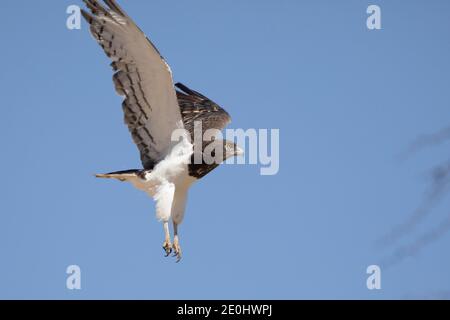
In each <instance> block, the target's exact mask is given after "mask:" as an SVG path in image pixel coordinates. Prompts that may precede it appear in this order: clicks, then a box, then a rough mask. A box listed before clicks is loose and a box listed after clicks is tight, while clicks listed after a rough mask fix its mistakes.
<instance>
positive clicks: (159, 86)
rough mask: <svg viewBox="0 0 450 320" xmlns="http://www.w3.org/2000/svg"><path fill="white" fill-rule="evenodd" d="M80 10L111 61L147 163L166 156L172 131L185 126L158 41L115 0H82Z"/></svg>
mask: <svg viewBox="0 0 450 320" xmlns="http://www.w3.org/2000/svg"><path fill="white" fill-rule="evenodd" d="M83 1H84V3H85V4H86V5H87V7H88V8H89V10H90V13H88V12H86V11H84V10H82V15H83V17H84V18H85V19H86V20H87V21H88V23H89V24H90V30H91V33H92V35H93V36H94V38H95V39H96V40H97V42H98V43H99V44H100V46H101V47H102V48H103V50H104V51H105V53H106V55H107V56H108V57H109V58H110V59H111V60H112V61H113V62H112V64H111V66H112V67H113V69H114V71H116V73H115V74H114V77H113V80H114V84H115V87H116V91H117V93H119V94H120V95H122V96H125V100H124V102H123V104H122V107H123V111H124V114H125V123H126V124H127V126H128V129H129V131H130V133H131V135H132V137H133V140H134V142H135V143H136V145H137V147H138V149H139V151H140V155H141V161H142V164H143V166H144V168H145V169H152V168H153V166H154V165H155V164H157V163H158V162H159V161H161V160H162V159H164V157H165V156H166V155H167V154H168V153H169V152H170V150H171V149H172V147H173V145H174V144H175V143H176V142H172V141H171V135H172V132H173V131H174V130H175V129H180V128H183V122H182V117H181V113H180V109H179V106H178V102H177V96H176V93H175V89H174V86H173V82H172V74H171V71H170V68H169V66H168V65H167V63H166V62H165V61H164V59H163V58H162V57H161V55H160V53H159V52H158V50H157V49H156V47H155V46H154V45H153V44H152V43H151V41H150V40H149V39H148V38H147V37H146V36H145V35H144V33H143V32H142V31H141V30H140V29H139V28H138V27H137V25H136V24H135V23H134V22H133V21H132V20H131V18H130V17H128V15H127V14H126V13H125V12H124V11H123V9H121V8H120V7H119V6H118V5H117V3H116V2H115V1H114V0H104V1H103V2H104V4H106V6H105V5H104V4H102V3H101V2H100V1H98V0H83Z"/></svg>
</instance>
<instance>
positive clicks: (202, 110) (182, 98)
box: [175, 83, 231, 139]
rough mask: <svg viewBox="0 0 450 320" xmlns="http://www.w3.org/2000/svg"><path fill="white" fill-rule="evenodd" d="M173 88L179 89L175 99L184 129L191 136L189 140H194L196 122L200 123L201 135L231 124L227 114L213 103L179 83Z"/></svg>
mask: <svg viewBox="0 0 450 320" xmlns="http://www.w3.org/2000/svg"><path fill="white" fill-rule="evenodd" d="M175 86H176V87H177V88H178V89H179V90H177V98H178V104H179V106H180V110H181V116H182V118H183V123H184V128H185V129H186V130H188V131H189V133H190V134H191V139H194V126H195V122H196V121H200V122H201V123H202V134H203V133H204V132H205V131H206V130H208V129H217V130H222V129H223V128H225V127H226V126H227V125H228V124H229V123H230V122H231V117H230V115H229V114H228V112H226V111H225V110H224V109H222V108H221V107H220V106H219V105H218V104H216V103H215V102H213V101H211V100H210V99H208V98H207V97H205V96H204V95H202V94H201V93H198V92H196V91H194V90H192V89H189V88H188V87H186V86H185V85H183V84H181V83H177V84H175Z"/></svg>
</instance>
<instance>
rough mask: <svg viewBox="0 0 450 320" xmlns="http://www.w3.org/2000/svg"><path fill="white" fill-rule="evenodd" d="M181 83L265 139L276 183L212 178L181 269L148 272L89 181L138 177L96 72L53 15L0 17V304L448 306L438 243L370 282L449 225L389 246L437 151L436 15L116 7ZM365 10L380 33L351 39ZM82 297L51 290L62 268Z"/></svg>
mask: <svg viewBox="0 0 450 320" xmlns="http://www.w3.org/2000/svg"><path fill="white" fill-rule="evenodd" d="M121 3H122V4H123V7H124V8H125V9H126V10H127V11H128V13H129V15H130V16H132V17H133V18H134V19H135V21H136V22H137V23H138V24H139V25H140V27H141V28H142V29H143V30H144V31H145V32H146V34H147V35H148V36H149V37H150V38H151V39H152V40H153V42H154V43H155V44H156V45H157V47H158V48H159V49H160V51H161V53H162V54H163V55H164V56H165V57H166V59H167V61H168V62H169V64H170V65H171V67H172V70H173V72H174V78H175V81H181V82H183V83H185V84H187V85H188V86H190V87H192V88H194V89H196V90H198V91H200V92H202V93H204V94H205V95H207V96H209V97H210V98H212V99H213V100H214V101H216V102H218V103H219V104H220V105H222V106H223V107H225V108H226V109H227V111H228V112H229V113H230V114H231V115H232V117H233V122H232V124H231V126H230V127H232V128H244V129H247V128H257V129H259V128H268V129H270V128H279V129H280V137H281V138H280V139H281V141H280V171H279V173H278V174H277V175H275V176H261V175H260V174H259V170H260V167H259V166H258V165H241V166H221V167H220V168H218V169H217V170H215V171H214V172H213V173H211V174H210V175H209V176H207V177H206V178H205V179H204V180H202V181H200V182H198V183H197V184H196V185H195V186H194V187H193V188H192V189H191V191H190V197H189V202H188V206H187V212H186V216H185V221H184V223H183V224H182V226H181V230H180V232H181V241H182V248H183V253H184V257H183V260H182V262H181V263H179V264H176V263H175V261H174V258H164V256H163V250H162V248H161V245H162V241H163V229H162V226H161V224H160V223H158V222H157V221H156V219H155V214H154V204H153V201H152V200H151V199H150V198H148V197H147V195H145V194H144V193H141V192H139V191H137V190H135V189H133V188H132V187H131V186H130V185H127V184H123V183H119V182H116V181H105V180H97V179H95V178H94V177H93V174H94V173H98V172H108V171H113V170H121V169H128V168H138V167H139V166H140V162H139V157H138V153H137V150H136V147H135V145H134V144H133V143H132V142H131V138H130V136H129V134H128V132H127V129H126V127H125V126H124V125H123V120H122V119H123V115H122V110H121V107H120V104H121V98H120V97H118V96H117V95H115V93H114V90H113V85H112V81H111V76H112V71H111V69H110V67H109V66H108V64H109V61H108V59H107V58H106V56H104V54H103V52H102V51H101V49H100V47H99V46H98V45H97V44H96V43H95V41H94V40H93V39H92V37H91V36H90V35H89V34H88V30H87V27H86V23H84V21H83V24H82V29H81V30H74V31H70V30H68V29H67V28H66V25H65V23H66V18H67V15H66V13H65V11H66V8H67V6H68V5H70V4H77V5H82V3H81V1H76V0H72V1H56V0H53V1H50V0H48V1H40V2H37V1H35V2H32V1H27V2H26V3H25V4H24V3H22V2H18V1H12V0H5V1H1V2H0V11H1V12H2V19H1V21H0V36H1V40H2V41H1V45H0V46H1V50H0V56H1V61H2V70H1V72H0V88H1V89H0V90H1V97H2V102H1V105H2V111H3V115H2V116H1V117H0V121H1V126H0V145H1V157H0V164H1V168H2V174H1V176H2V178H1V182H2V183H1V184H0V200H1V201H0V298H43V299H47V298H60V299H81V298H84V299H91V298H106V299H107V298H125V299H132V298H138V299H147V298H148V299H171V298H172V299H197V298H202V299H214V298H256V299H259V298H266V299H299V298H302V299H309V298H326V299H332V298H339V299H341V298H358V299H361V298H362V299H381V298H388V299H390V298H405V297H413V298H414V297H419V298H423V297H444V298H450V271H449V270H450V257H449V244H450V233H444V234H443V235H442V236H441V237H440V238H438V239H437V240H436V241H434V242H432V243H430V244H429V245H427V246H425V247H424V248H423V250H420V251H419V252H418V253H417V254H415V255H413V256H412V257H407V258H405V259H403V260H401V261H399V262H398V263H396V264H394V265H392V266H390V267H389V268H388V267H383V266H381V267H382V289H381V290H373V291H370V290H368V289H367V288H366V278H367V276H368V275H367V274H366V268H367V266H369V265H371V264H380V265H381V263H382V262H383V260H384V259H386V258H389V256H390V255H391V254H392V253H393V252H395V250H397V248H399V247H401V246H402V245H405V244H406V245H407V244H409V243H413V242H414V241H416V240H415V239H418V238H420V237H421V236H422V235H423V234H426V233H427V232H429V231H430V230H432V229H433V228H435V227H437V226H438V225H439V223H440V222H441V221H442V220H444V219H445V217H446V216H448V215H449V214H450V212H449V208H450V199H449V198H450V197H447V198H443V199H442V201H441V202H440V203H439V204H437V205H436V206H435V207H434V208H433V210H432V211H431V212H430V213H429V214H428V216H427V217H426V219H424V220H423V221H422V222H421V223H420V224H419V225H418V226H417V228H415V229H414V230H413V232H411V233H410V234H409V235H408V236H406V237H404V238H402V239H401V241H400V242H398V243H396V244H395V245H391V246H388V247H386V248H382V249H380V248H377V247H376V246H375V245H374V244H375V242H376V241H377V239H379V238H380V237H381V236H382V235H383V234H385V233H386V232H388V231H389V230H390V229H391V228H392V227H393V226H395V225H397V224H399V223H402V222H404V221H406V220H407V219H408V217H409V216H410V215H411V214H412V212H413V211H414V210H415V209H416V208H417V207H419V206H420V205H421V203H422V201H423V199H424V196H425V193H426V190H427V183H428V182H427V181H428V180H427V179H426V177H427V174H428V173H429V171H430V170H431V169H432V168H433V167H434V166H435V165H438V164H439V163H442V162H445V161H446V160H447V159H448V156H449V153H448V150H449V146H450V145H449V143H448V142H446V143H443V144H441V145H438V146H435V147H433V148H427V149H425V150H423V151H421V152H419V153H417V154H414V155H411V157H409V158H408V159H407V160H401V157H399V155H401V154H402V152H403V151H405V150H406V149H407V148H408V146H409V145H410V144H411V143H412V142H413V141H414V140H415V139H416V138H417V137H418V136H420V135H421V134H426V133H433V132H436V131H438V130H440V129H442V128H445V127H448V126H449V124H450V112H449V109H450V90H449V84H450V2H449V1H446V0H441V1H438V0H433V1H425V0H422V1H420V0H417V1H415V0H410V1H381V0H377V1H370V2H369V1H364V0H345V1H344V0H342V1H335V0H329V1H318V0H309V1H294V0H291V1H287V0H285V1H261V0H258V1H256V0H254V1H250V0H248V1H237V0H236V1H207V0H191V1H165V0H158V1H153V0H152V1H137V0H135V1H121ZM369 4H378V5H379V6H380V7H381V10H382V30H379V31H369V30H368V29H367V28H366V18H367V14H366V8H367V6H368V5H369ZM71 264H76V265H79V266H80V267H81V272H82V289H81V290H79V291H69V290H67V289H66V277H67V275H66V273H65V271H66V267H67V266H69V265H71Z"/></svg>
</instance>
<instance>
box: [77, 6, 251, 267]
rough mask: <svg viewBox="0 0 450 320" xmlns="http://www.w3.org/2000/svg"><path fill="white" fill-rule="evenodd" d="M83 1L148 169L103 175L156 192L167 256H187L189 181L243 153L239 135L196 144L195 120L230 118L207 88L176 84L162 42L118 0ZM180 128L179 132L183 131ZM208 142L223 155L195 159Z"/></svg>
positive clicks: (204, 123)
mask: <svg viewBox="0 0 450 320" xmlns="http://www.w3.org/2000/svg"><path fill="white" fill-rule="evenodd" d="M83 2H84V3H85V4H86V6H87V9H89V10H88V11H86V10H81V13H82V15H83V17H84V18H85V19H86V21H87V22H88V23H89V25H90V31H91V34H92V35H93V37H94V38H95V40H96V41H97V42H98V44H99V45H100V46H101V47H102V49H103V50H104V52H105V53H106V55H107V56H108V57H109V58H110V59H111V60H112V63H111V66H112V68H113V70H114V76H113V82H114V85H115V89H116V91H117V93H118V94H119V95H121V96H124V101H123V103H122V109H123V112H124V116H125V117H124V119H125V124H126V125H127V126H128V129H129V131H130V133H131V136H132V138H133V141H134V143H135V144H136V145H137V147H138V149H139V152H140V158H141V162H142V165H143V169H134V170H125V171H117V172H111V173H107V174H98V175H96V176H97V177H99V178H113V179H117V180H120V181H128V182H130V183H131V184H132V185H133V186H134V187H136V188H137V189H139V190H142V191H144V192H146V193H147V194H149V195H150V196H151V197H152V198H153V199H154V200H155V203H156V217H157V218H158V219H159V220H160V221H161V222H162V223H163V227H164V232H165V240H164V243H163V249H164V250H165V253H166V256H168V255H169V254H170V253H171V252H172V251H173V254H174V256H175V257H177V262H178V261H179V260H180V259H181V248H180V243H179V236H178V226H179V224H180V223H181V222H182V220H183V216H184V211H185V206H186V198H187V193H188V189H189V187H190V186H191V185H192V184H193V183H194V182H195V181H197V180H198V179H200V178H202V177H204V176H205V175H206V174H208V173H209V172H211V170H213V169H214V168H216V167H217V166H218V165H219V164H220V162H223V161H224V160H225V159H227V158H229V157H233V156H238V155H241V154H242V153H243V151H242V150H241V149H240V148H239V147H238V146H237V145H236V144H235V143H234V142H231V141H226V140H225V141H224V140H220V139H211V140H209V141H203V140H202V141H201V142H200V143H197V145H195V140H194V131H195V130H194V129H195V128H196V125H195V124H196V123H197V122H200V123H201V128H202V129H201V130H202V131H201V133H200V134H202V133H203V132H205V131H206V130H208V129H216V130H219V131H220V130H222V129H223V128H225V126H226V125H227V124H228V123H229V122H230V121H231V118H230V116H229V114H228V113H227V112H226V111H225V110H224V109H222V108H221V107H220V106H219V105H217V104H216V103H214V102H213V101H211V100H210V99H208V98H207V97H205V96H204V95H202V94H200V93H198V92H196V91H194V90H191V89H189V88H188V87H186V86H185V85H183V84H181V83H177V84H175V85H174V84H173V80H172V72H171V70H170V67H169V66H168V64H167V63H166V62H165V60H164V58H163V57H162V56H161V54H160V53H159V51H158V49H157V48H156V47H155V46H154V45H153V43H152V42H151V41H150V40H149V39H148V38H147V37H146V36H145V35H144V33H143V32H142V31H141V30H140V29H139V27H138V26H137V25H136V24H135V23H134V22H133V20H132V19H131V18H130V17H129V16H128V15H127V14H126V13H125V11H124V10H123V9H122V8H121V7H119V5H118V4H117V3H116V1H114V0H103V1H98V0H83ZM174 132H179V134H178V135H177V138H176V139H174V138H173V133H174ZM198 144H201V146H198ZM198 147H200V148H198ZM207 149H208V150H219V153H218V154H219V157H220V161H214V162H211V161H205V160H204V158H203V157H200V161H194V158H196V159H198V158H197V157H196V155H198V153H201V155H204V153H205V150H207ZM212 155H213V156H214V151H213V152H212ZM170 221H172V223H173V233H174V237H173V243H172V241H171V237H170V232H169V222H170Z"/></svg>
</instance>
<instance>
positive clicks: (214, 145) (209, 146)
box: [203, 139, 244, 165]
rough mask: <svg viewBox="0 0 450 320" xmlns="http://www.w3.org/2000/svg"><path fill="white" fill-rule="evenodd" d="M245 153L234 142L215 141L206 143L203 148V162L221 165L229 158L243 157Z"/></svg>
mask: <svg viewBox="0 0 450 320" xmlns="http://www.w3.org/2000/svg"><path fill="white" fill-rule="evenodd" d="M243 154H244V151H243V150H242V149H241V148H239V147H238V146H237V145H236V144H235V143H234V142H232V141H228V140H220V139H217V140H214V141H212V142H205V143H204V147H203V161H204V162H205V163H207V164H212V163H215V164H217V165H218V164H220V163H221V162H223V161H225V160H227V159H228V158H231V157H235V156H241V155H243Z"/></svg>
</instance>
